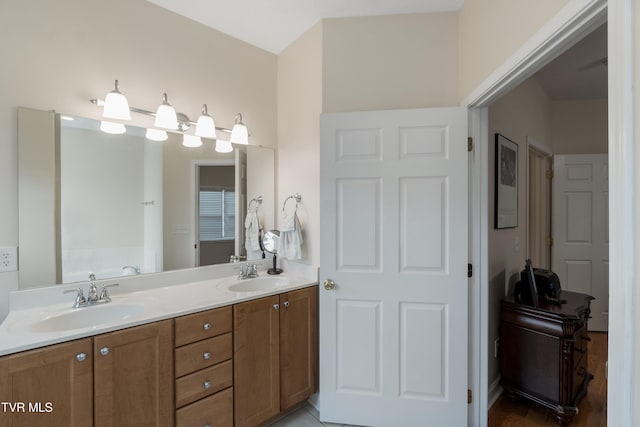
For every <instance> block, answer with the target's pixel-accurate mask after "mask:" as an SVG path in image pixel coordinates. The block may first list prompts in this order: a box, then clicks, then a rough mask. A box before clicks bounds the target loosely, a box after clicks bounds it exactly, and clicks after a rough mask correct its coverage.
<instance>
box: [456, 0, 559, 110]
mask: <svg viewBox="0 0 640 427" xmlns="http://www.w3.org/2000/svg"><path fill="white" fill-rule="evenodd" d="M569 1H570V0H536V1H531V0H465V2H464V4H463V6H462V9H460V12H459V27H460V32H459V38H460V46H459V51H458V56H459V58H460V63H459V68H458V69H459V78H458V82H459V87H460V99H464V98H465V97H466V96H468V95H469V94H470V93H471V92H472V91H473V90H474V89H475V88H476V87H477V86H478V85H479V84H480V83H482V82H483V81H484V80H485V79H486V78H487V77H489V75H491V73H492V72H493V71H494V70H495V69H496V68H497V67H499V66H500V65H502V64H503V63H504V62H505V61H506V60H507V59H509V57H510V56H511V55H513V54H514V53H515V52H516V51H517V50H518V49H519V48H520V47H521V46H522V45H523V44H524V43H525V42H526V41H527V40H528V39H529V38H530V37H531V36H533V35H534V34H535V33H536V32H537V31H538V30H539V29H540V28H542V26H544V24H545V23H547V21H549V20H550V19H551V18H552V17H553V16H554V15H555V14H556V13H558V12H559V11H560V9H562V7H563V6H565V5H566V4H567V3H569Z"/></svg>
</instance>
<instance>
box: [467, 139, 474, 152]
mask: <svg viewBox="0 0 640 427" xmlns="http://www.w3.org/2000/svg"><path fill="white" fill-rule="evenodd" d="M467 151H473V138H471V137H469V138H467Z"/></svg>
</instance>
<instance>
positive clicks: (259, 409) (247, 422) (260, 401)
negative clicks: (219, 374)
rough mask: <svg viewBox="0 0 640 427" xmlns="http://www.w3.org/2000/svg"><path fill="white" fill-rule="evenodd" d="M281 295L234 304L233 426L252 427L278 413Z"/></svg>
mask: <svg viewBox="0 0 640 427" xmlns="http://www.w3.org/2000/svg"><path fill="white" fill-rule="evenodd" d="M279 313H280V298H279V296H278V295H274V296H271V297H267V298H260V299H257V300H253V301H248V302H244V303H241V304H236V305H234V307H233V314H234V316H233V331H234V332H233V333H234V351H233V363H234V378H233V389H234V402H235V427H253V426H257V425H260V424H261V423H263V422H265V421H267V420H269V419H270V418H273V417H274V416H275V415H277V414H278V413H279V412H280V369H279V366H280V351H279V329H280V326H279V323H280V315H279Z"/></svg>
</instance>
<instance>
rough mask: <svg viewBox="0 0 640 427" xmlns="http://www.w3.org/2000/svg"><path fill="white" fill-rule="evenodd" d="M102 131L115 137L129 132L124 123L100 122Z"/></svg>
mask: <svg viewBox="0 0 640 427" xmlns="http://www.w3.org/2000/svg"><path fill="white" fill-rule="evenodd" d="M100 130H101V131H102V132H104V133H110V134H114V135H119V134H121V133H125V132H126V131H127V129H126V128H125V127H124V125H123V124H122V123H114V122H108V121H105V120H103V121H101V122H100Z"/></svg>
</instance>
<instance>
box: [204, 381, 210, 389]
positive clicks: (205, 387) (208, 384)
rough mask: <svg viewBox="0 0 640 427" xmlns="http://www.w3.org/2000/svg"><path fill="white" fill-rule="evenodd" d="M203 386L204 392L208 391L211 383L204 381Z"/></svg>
mask: <svg viewBox="0 0 640 427" xmlns="http://www.w3.org/2000/svg"><path fill="white" fill-rule="evenodd" d="M203 386H204V389H205V390H207V389H210V388H211V381H205V382H204V384H203Z"/></svg>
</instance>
